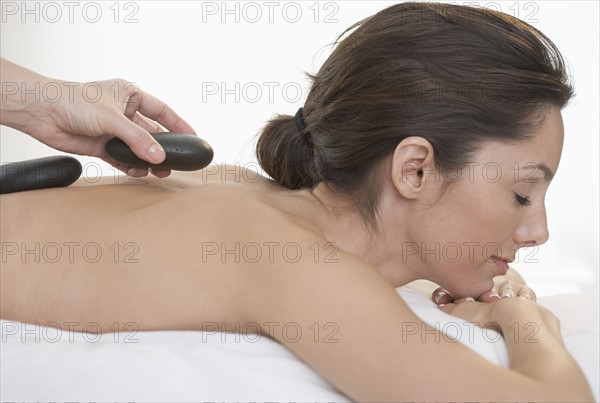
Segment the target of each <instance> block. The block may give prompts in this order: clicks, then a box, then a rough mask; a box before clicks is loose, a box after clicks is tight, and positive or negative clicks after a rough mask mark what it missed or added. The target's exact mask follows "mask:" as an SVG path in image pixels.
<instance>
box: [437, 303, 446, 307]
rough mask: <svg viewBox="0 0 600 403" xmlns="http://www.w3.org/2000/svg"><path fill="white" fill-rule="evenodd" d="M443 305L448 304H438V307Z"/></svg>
mask: <svg viewBox="0 0 600 403" xmlns="http://www.w3.org/2000/svg"><path fill="white" fill-rule="evenodd" d="M443 306H446V304H438V308H441V307H443Z"/></svg>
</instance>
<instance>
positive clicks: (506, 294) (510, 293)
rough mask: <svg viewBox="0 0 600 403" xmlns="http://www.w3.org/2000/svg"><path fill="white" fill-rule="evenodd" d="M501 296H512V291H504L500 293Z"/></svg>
mask: <svg viewBox="0 0 600 403" xmlns="http://www.w3.org/2000/svg"><path fill="white" fill-rule="evenodd" d="M500 297H502V298H512V297H513V295H512V292H503V293H502V294H500Z"/></svg>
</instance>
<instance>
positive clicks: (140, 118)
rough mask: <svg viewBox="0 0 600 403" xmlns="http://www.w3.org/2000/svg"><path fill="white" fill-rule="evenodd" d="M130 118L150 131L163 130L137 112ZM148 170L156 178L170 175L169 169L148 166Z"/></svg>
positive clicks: (157, 131)
mask: <svg viewBox="0 0 600 403" xmlns="http://www.w3.org/2000/svg"><path fill="white" fill-rule="evenodd" d="M131 120H133V122H134V123H135V124H137V125H138V126H141V127H143V128H144V129H146V130H148V131H149V132H150V133H162V132H164V131H165V128H164V127H162V126H161V125H159V124H158V123H156V122H154V121H153V120H150V119H148V118H147V117H145V116H144V115H142V114H141V113H139V112H136V113H135V114H134V115H133V117H132V119H131ZM150 172H151V173H152V175H154V176H156V177H157V178H166V177H167V176H169V175H171V170H170V169H160V168H150Z"/></svg>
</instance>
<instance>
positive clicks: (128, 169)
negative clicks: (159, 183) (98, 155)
mask: <svg viewBox="0 0 600 403" xmlns="http://www.w3.org/2000/svg"><path fill="white" fill-rule="evenodd" d="M102 160H103V161H105V162H107V163H109V164H110V165H112V166H113V167H115V168H117V169H118V170H119V171H121V172H123V173H125V174H127V175H129V176H131V177H133V178H141V177H144V176H148V168H136V167H132V166H128V165H124V164H121V163H119V162H116V161H113V160H111V159H110V158H108V157H103V158H102Z"/></svg>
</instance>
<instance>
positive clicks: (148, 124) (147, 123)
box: [131, 112, 165, 133]
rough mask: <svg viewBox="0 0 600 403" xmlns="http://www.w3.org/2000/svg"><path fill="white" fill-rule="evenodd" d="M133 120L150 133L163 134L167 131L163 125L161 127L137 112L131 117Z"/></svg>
mask: <svg viewBox="0 0 600 403" xmlns="http://www.w3.org/2000/svg"><path fill="white" fill-rule="evenodd" d="M131 120H132V121H133V123H135V124H136V125H138V126H140V127H142V128H143V129H145V130H147V131H149V132H150V133H162V132H164V131H165V129H164V128H163V127H162V126H161V125H159V124H158V123H156V122H155V121H153V120H151V119H148V118H147V117H145V116H144V115H142V114H141V113H139V112H136V113H135V114H134V115H133V116H132V117H131Z"/></svg>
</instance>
